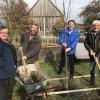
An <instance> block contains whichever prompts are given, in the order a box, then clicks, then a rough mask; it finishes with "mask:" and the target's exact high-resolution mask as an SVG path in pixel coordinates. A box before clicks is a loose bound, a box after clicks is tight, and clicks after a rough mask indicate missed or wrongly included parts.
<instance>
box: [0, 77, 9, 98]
mask: <svg viewBox="0 0 100 100" xmlns="http://www.w3.org/2000/svg"><path fill="white" fill-rule="evenodd" d="M9 81H10V79H9V78H7V79H0V100H8V86H9Z"/></svg>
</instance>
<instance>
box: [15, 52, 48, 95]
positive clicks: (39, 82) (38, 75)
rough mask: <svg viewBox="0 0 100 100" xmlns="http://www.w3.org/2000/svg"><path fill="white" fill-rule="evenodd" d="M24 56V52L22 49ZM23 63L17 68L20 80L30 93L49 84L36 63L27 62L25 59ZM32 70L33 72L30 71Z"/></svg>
mask: <svg viewBox="0 0 100 100" xmlns="http://www.w3.org/2000/svg"><path fill="white" fill-rule="evenodd" d="M21 54H22V56H23V52H22V50H21ZM22 62H23V65H22V66H19V67H18V68H17V73H18V81H19V82H20V83H21V85H22V86H23V87H24V88H25V90H26V92H27V93H28V94H30V93H33V92H36V91H38V90H42V89H44V88H45V87H46V85H47V77H46V76H45V75H44V73H43V72H42V71H41V70H40V69H39V68H38V67H37V66H36V65H35V64H26V63H25V61H24V60H23V61H22ZM30 72H32V73H30Z"/></svg>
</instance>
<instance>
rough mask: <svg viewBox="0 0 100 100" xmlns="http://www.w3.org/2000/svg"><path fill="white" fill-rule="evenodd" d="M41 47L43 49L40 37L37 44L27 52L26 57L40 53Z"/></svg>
mask: <svg viewBox="0 0 100 100" xmlns="http://www.w3.org/2000/svg"><path fill="white" fill-rule="evenodd" d="M40 49H41V39H40V38H39V39H38V40H37V43H36V46H35V47H34V48H32V49H31V51H30V52H28V53H27V54H26V57H27V58H31V57H33V56H35V55H38V54H39V52H40Z"/></svg>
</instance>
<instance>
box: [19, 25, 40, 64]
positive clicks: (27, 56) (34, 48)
mask: <svg viewBox="0 0 100 100" xmlns="http://www.w3.org/2000/svg"><path fill="white" fill-rule="evenodd" d="M20 44H21V47H20V49H22V50H23V52H24V56H23V57H22V59H24V60H25V61H26V63H27V64H33V63H34V64H35V63H36V64H37V61H38V57H39V52H40V49H41V39H40V36H39V34H38V25H37V24H32V25H31V31H30V32H27V33H24V34H23V35H22V37H21V39H20Z"/></svg>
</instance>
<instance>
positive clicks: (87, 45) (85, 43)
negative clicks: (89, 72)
mask: <svg viewBox="0 0 100 100" xmlns="http://www.w3.org/2000/svg"><path fill="white" fill-rule="evenodd" d="M84 46H85V48H86V49H87V50H88V51H91V50H92V49H91V48H90V46H89V35H88V34H87V35H86V39H85V42H84Z"/></svg>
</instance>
